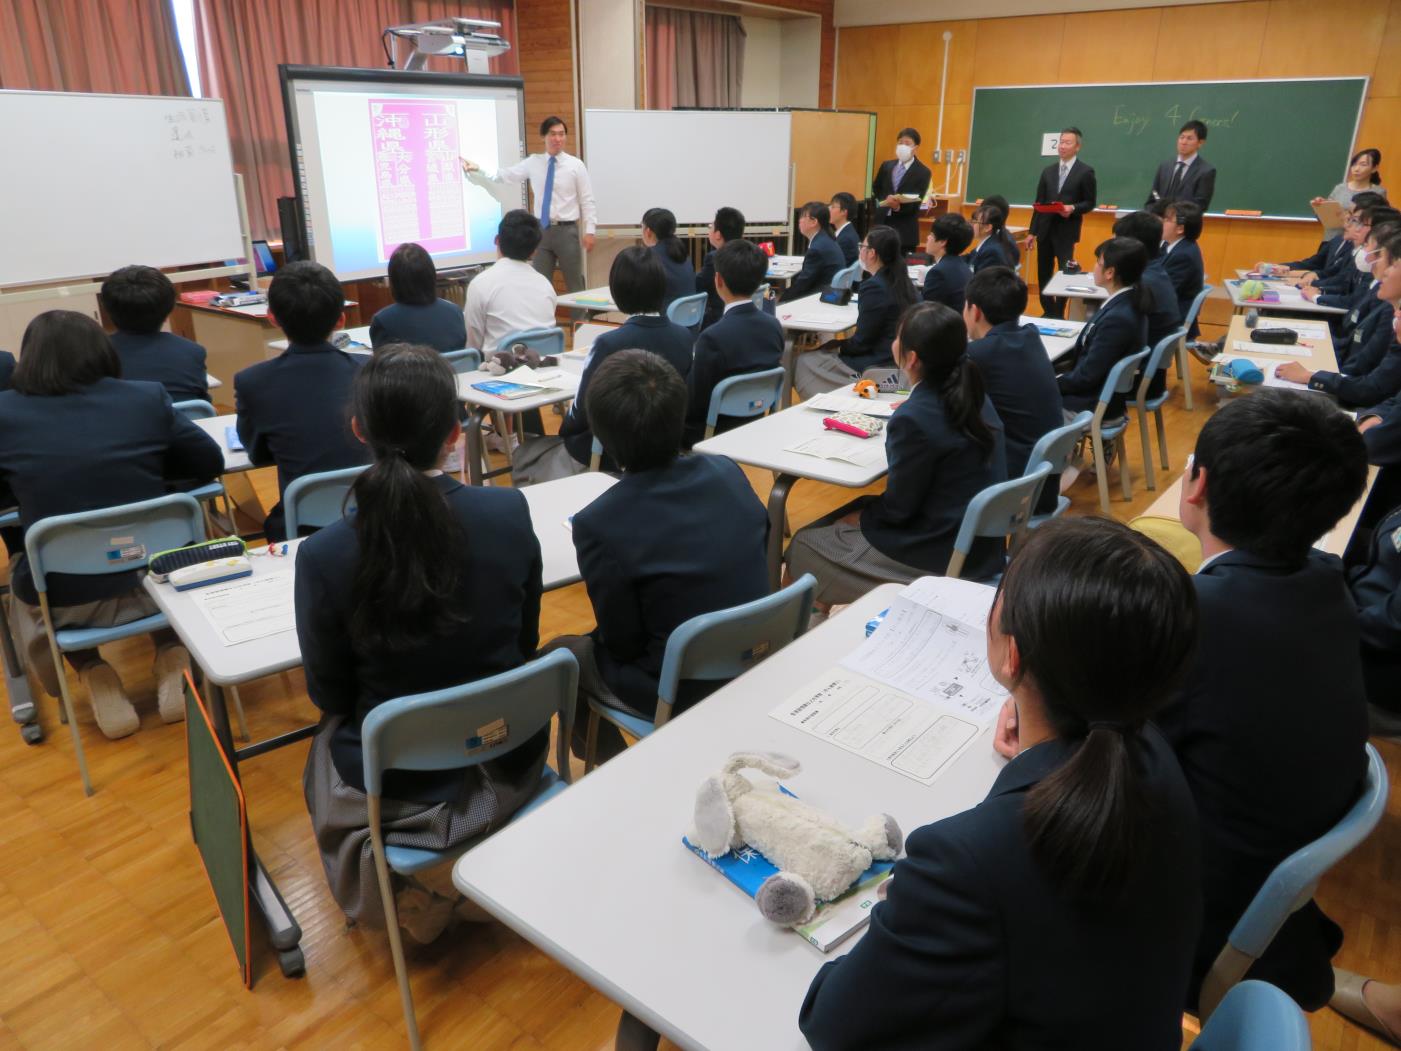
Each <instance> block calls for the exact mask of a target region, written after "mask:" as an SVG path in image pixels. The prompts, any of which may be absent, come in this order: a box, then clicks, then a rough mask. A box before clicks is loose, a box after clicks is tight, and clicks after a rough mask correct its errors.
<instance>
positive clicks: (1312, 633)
mask: <svg viewBox="0 0 1401 1051" xmlns="http://www.w3.org/2000/svg"><path fill="white" fill-rule="evenodd" d="M1286 434H1287V435H1290V436H1291V438H1290V440H1288V441H1280V440H1277V439H1278V436H1280V435H1286ZM1366 477H1367V463H1366V453H1365V450H1364V447H1363V443H1362V440H1361V438H1360V437H1359V436H1358V434H1357V431H1356V429H1355V428H1354V426H1353V424H1352V421H1351V420H1349V419H1348V418H1347V417H1346V416H1344V415H1343V414H1342V413H1340V412H1338V410H1337V409H1336V408H1335V407H1334V406H1332V405H1330V404H1329V403H1328V402H1327V401H1326V400H1324V399H1321V398H1309V397H1306V396H1303V395H1300V394H1297V393H1292V392H1287V391H1278V390H1264V391H1260V392H1258V393H1256V394H1252V395H1251V396H1250V397H1248V398H1238V399H1236V400H1235V401H1232V402H1230V403H1229V404H1227V405H1226V406H1225V407H1223V408H1221V409H1219V410H1218V411H1217V413H1216V415H1214V416H1213V417H1211V419H1209V420H1207V422H1206V425H1205V426H1204V427H1203V428H1202V431H1201V434H1200V435H1199V436H1198V437H1197V445H1196V451H1195V453H1194V454H1193V465H1192V468H1191V470H1190V471H1189V473H1188V475H1187V477H1186V478H1185V479H1184V482H1183V489H1182V504H1181V515H1182V524H1183V525H1184V526H1186V527H1187V528H1188V529H1190V530H1191V531H1192V532H1193V533H1194V534H1196V536H1197V537H1198V538H1199V539H1200V540H1201V544H1202V554H1203V555H1204V556H1205V558H1206V561H1205V562H1204V563H1203V564H1202V567H1201V568H1200V569H1199V570H1198V571H1197V575H1196V578H1195V583H1196V589H1197V608H1198V617H1199V622H1200V623H1199V630H1198V643H1197V653H1196V656H1195V658H1194V660H1193V661H1192V662H1191V663H1189V664H1188V665H1187V673H1186V678H1185V680H1184V682H1183V685H1182V688H1181V691H1180V693H1179V696H1178V697H1177V699H1176V700H1175V701H1174V702H1173V703H1172V704H1170V705H1169V706H1168V707H1167V708H1165V709H1163V711H1162V712H1161V713H1160V714H1159V716H1158V725H1159V726H1160V727H1161V728H1162V730H1163V732H1164V733H1165V734H1166V735H1167V737H1168V740H1169V741H1171V742H1172V745H1173V748H1174V750H1175V751H1176V752H1177V756H1178V759H1179V760H1180V761H1181V763H1182V770H1183V772H1184V773H1185V774H1186V775H1187V781H1188V783H1189V785H1190V786H1191V788H1192V794H1193V795H1194V796H1195V797H1196V801H1197V812H1198V814H1199V815H1200V817H1201V831H1202V845H1203V850H1202V859H1203V861H1204V875H1205V883H1204V906H1205V910H1204V918H1203V924H1202V937H1201V940H1200V942H1199V943H1198V948H1197V954H1196V964H1195V967H1194V973H1193V986H1192V996H1191V998H1190V1000H1189V1005H1190V1004H1191V1003H1194V1002H1195V998H1196V993H1197V991H1198V990H1199V988H1200V983H1201V981H1202V979H1203V977H1204V976H1205V974H1206V973H1207V971H1208V970H1209V969H1210V967H1211V964H1212V962H1213V961H1214V960H1215V958H1216V956H1217V954H1218V953H1219V952H1220V951H1221V949H1222V947H1223V946H1224V945H1225V943H1226V937H1227V935H1228V934H1229V933H1230V930H1231V928H1232V927H1233V926H1234V925H1235V923H1236V921H1237V920H1239V919H1240V917H1241V914H1242V913H1243V912H1244V910H1245V908H1246V906H1247V905H1249V904H1250V902H1251V900H1252V899H1253V898H1254V897H1255V894H1256V892H1257V891H1258V890H1259V889H1260V885H1261V884H1262V883H1263V882H1264V881H1265V878H1266V877H1267V876H1268V875H1269V874H1270V872H1271V871H1272V870H1273V869H1274V867H1275V866H1276V865H1278V864H1279V862H1281V861H1283V860H1284V859H1285V858H1286V857H1288V856H1289V855H1290V854H1292V853H1293V852H1294V851H1296V850H1298V849H1299V848H1300V847H1302V846H1304V845H1305V844H1306V843H1309V842H1311V841H1313V840H1314V839H1317V838H1318V837H1319V836H1321V835H1322V834H1323V833H1325V832H1327V831H1328V830H1329V829H1330V828H1332V827H1333V825H1334V824H1335V823H1336V822H1337V821H1338V819H1339V818H1341V817H1342V816H1343V814H1345V813H1346V812H1347V810H1348V808H1349V807H1351V806H1352V804H1353V802H1354V801H1355V800H1356V799H1357V793H1358V790H1359V788H1360V786H1361V782H1362V777H1363V773H1364V771H1365V769H1366V762H1367V760H1366V756H1365V754H1364V752H1363V745H1365V744H1366V742H1367V708H1366V693H1365V688H1364V684H1363V680H1362V672H1361V668H1360V666H1359V662H1358V648H1359V645H1360V636H1359V631H1358V624H1357V615H1356V613H1355V611H1354V610H1353V607H1352V603H1351V601H1350V599H1349V598H1348V594H1347V587H1346V584H1345V582H1344V579H1343V567H1342V563H1341V561H1340V560H1339V559H1338V558H1337V557H1336V556H1334V555H1328V554H1325V553H1323V552H1321V551H1317V550H1314V549H1313V548H1312V544H1313V543H1314V542H1315V541H1316V540H1317V539H1318V538H1319V537H1320V536H1322V535H1323V534H1324V533H1326V532H1327V531H1328V530H1330V529H1332V528H1333V527H1334V526H1335V525H1336V524H1337V522H1338V519H1340V518H1341V517H1342V516H1343V515H1344V514H1346V513H1347V511H1348V509H1349V508H1350V507H1352V505H1353V504H1354V503H1355V502H1356V501H1357V499H1358V498H1359V497H1360V496H1361V495H1362V491H1363V487H1364V485H1365V483H1366ZM1304 654H1307V657H1305V656H1303V655H1304ZM1341 943H1342V931H1341V930H1339V929H1338V927H1337V925H1336V924H1334V923H1333V922H1332V921H1331V920H1329V919H1328V918H1327V917H1326V916H1325V915H1323V913H1322V912H1321V911H1320V910H1319V909H1318V907H1317V906H1316V905H1314V904H1313V903H1312V902H1310V903H1309V904H1308V905H1306V906H1304V908H1302V909H1300V910H1299V911H1298V912H1295V913H1294V914H1293V915H1292V916H1290V917H1289V919H1288V920H1287V921H1285V924H1284V927H1283V928H1282V929H1281V930H1280V932H1279V934H1277V935H1276V936H1275V939H1274V941H1273V942H1272V943H1271V945H1270V947H1269V949H1268V950H1267V951H1266V952H1265V954H1264V956H1262V957H1261V958H1260V960H1259V961H1258V962H1257V963H1256V964H1255V965H1254V966H1253V967H1252V968H1251V969H1250V972H1249V974H1248V975H1247V976H1248V977H1250V978H1260V979H1263V980H1264V981H1268V982H1272V983H1274V984H1275V985H1278V986H1280V987H1281V988H1282V989H1283V990H1284V991H1285V992H1287V993H1288V994H1289V995H1290V996H1292V997H1293V998H1294V999H1295V1000H1296V1001H1298V1003H1299V1005H1300V1006H1301V1007H1303V1008H1304V1009H1305V1010H1308V1011H1313V1010H1317V1009H1318V1008H1319V1007H1321V1006H1323V1004H1325V1003H1327V1002H1328V998H1329V997H1330V996H1331V995H1332V992H1333V971H1332V967H1331V965H1330V960H1331V958H1332V956H1333V954H1334V953H1335V952H1337V950H1338V948H1339V946H1340V945H1341Z"/></svg>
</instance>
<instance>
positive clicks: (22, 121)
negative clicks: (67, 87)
mask: <svg viewBox="0 0 1401 1051" xmlns="http://www.w3.org/2000/svg"><path fill="white" fill-rule="evenodd" d="M0 128H4V129H5V140H6V143H7V146H8V149H9V151H10V153H9V156H8V157H7V158H6V159H5V160H4V161H3V162H0V231H3V234H0V285H13V284H28V283H33V282H40V281H59V280H64V279H68V278H79V277H91V276H96V275H105V274H108V273H110V272H111V271H113V270H115V269H116V268H117V267H119V266H125V265H127V264H128V263H142V264H145V265H147V266H156V267H173V266H189V265H193V264H197V263H222V262H223V261H224V260H227V259H238V258H241V257H242V256H243V236H242V233H241V232H240V231H241V228H240V224H239V217H238V198H237V195H236V193H235V190H234V174H233V160H232V158H231V157H230V154H229V132H228V125H227V123H226V121H225V119H224V104H223V102H221V101H220V100H218V99H190V98H166V97H162V96H158V95H93V94H86V93H77V92H56V91H0Z"/></svg>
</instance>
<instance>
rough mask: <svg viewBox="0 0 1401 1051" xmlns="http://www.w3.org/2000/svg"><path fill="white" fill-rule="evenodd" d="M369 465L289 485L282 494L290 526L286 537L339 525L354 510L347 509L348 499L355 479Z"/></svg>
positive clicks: (323, 473) (305, 476)
mask: <svg viewBox="0 0 1401 1051" xmlns="http://www.w3.org/2000/svg"><path fill="white" fill-rule="evenodd" d="M367 466H368V465H367V464H362V465H360V466H359V467H342V468H341V469H340V470H338V471H322V472H320V473H319V474H304V475H302V476H301V477H300V478H298V479H297V480H296V481H294V482H293V483H292V484H291V485H289V486H288V487H287V491H286V492H285V493H283V494H282V516H283V518H284V519H285V520H286V523H287V536H288V537H289V538H292V537H296V536H297V535H298V531H299V530H300V529H302V528H308V529H323V528H325V527H326V526H328V525H331V524H332V523H334V522H339V521H340V520H341V519H342V518H344V517H345V513H346V512H347V511H353V510H355V507H354V505H351V506H349V507H347V506H346V502H345V501H346V497H347V496H349V494H350V488H351V486H353V485H354V484H355V479H356V478H358V477H359V476H360V473H361V472H362V471H364V470H365V468H366V467H367Z"/></svg>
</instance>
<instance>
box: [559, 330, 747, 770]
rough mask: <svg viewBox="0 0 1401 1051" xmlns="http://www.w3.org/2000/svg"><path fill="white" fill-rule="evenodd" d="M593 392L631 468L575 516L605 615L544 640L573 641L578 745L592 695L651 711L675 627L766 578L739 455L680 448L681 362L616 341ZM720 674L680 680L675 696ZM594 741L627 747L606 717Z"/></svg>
mask: <svg viewBox="0 0 1401 1051" xmlns="http://www.w3.org/2000/svg"><path fill="white" fill-rule="evenodd" d="M587 399H588V405H587V411H588V417H589V426H590V427H591V428H592V430H593V432H594V433H595V434H596V435H598V438H599V441H600V442H601V443H602V444H603V448H604V451H605V452H607V454H608V455H609V456H610V457H611V458H612V459H613V460H615V461H616V462H617V464H618V466H619V467H620V468H621V469H622V472H623V476H622V480H621V481H619V482H618V484H617V485H615V486H613V487H612V488H611V489H609V490H608V491H607V492H606V493H604V494H603V495H602V496H600V497H598V499H596V500H595V501H594V502H593V503H591V504H589V506H588V507H586V508H584V509H583V510H582V511H580V512H579V513H578V514H576V515H575V516H574V521H573V523H572V531H573V536H574V547H575V548H576V549H577V551H578V554H579V572H580V574H581V575H582V576H583V578H584V586H585V587H586V588H587V589H588V593H589V601H590V602H592V603H593V610H594V616H595V618H596V619H597V621H598V626H597V627H596V628H595V629H594V631H593V633H592V634H591V635H587V636H578V635H574V636H565V637H562V638H559V639H556V640H555V641H554V642H552V643H551V644H550V645H549V646H548V647H546V648H547V649H552V648H555V647H559V646H564V647H567V648H568V649H569V650H571V651H572V652H573V653H574V655H575V657H576V658H578V661H579V699H578V707H577V708H576V717H575V720H574V741H573V744H574V753H575V755H578V756H580V757H582V756H583V754H584V742H585V734H586V732H587V728H588V721H589V720H588V716H589V709H588V699H589V698H590V697H594V698H596V699H598V700H601V701H603V702H604V703H606V704H608V705H610V706H614V707H621V708H624V709H626V710H629V711H632V712H634V713H636V714H638V715H643V716H648V717H651V716H652V715H653V714H654V713H655V711H656V704H657V679H658V677H659V676H660V675H661V669H662V656H663V654H664V652H665V650H666V643H667V639H668V638H669V637H670V635H671V633H672V631H674V630H675V629H676V628H677V627H678V626H679V625H681V624H682V623H684V622H685V621H687V620H690V619H691V618H692V617H695V616H699V615H700V614H702V613H713V612H714V611H716V610H721V609H728V608H729V607H731V606H738V605H742V604H743V603H745V602H751V601H753V600H754V599H757V598H760V597H762V596H763V595H766V594H768V590H769V583H768V562H767V558H766V548H767V541H768V531H769V523H768V514H767V513H766V512H765V510H764V507H763V505H762V504H761V503H760V502H759V498H758V497H757V496H755V495H754V490H753V488H752V487H751V486H750V485H749V480H748V479H747V478H746V477H745V475H744V472H743V471H741V470H740V469H739V467H738V466H737V465H736V464H735V463H734V461H732V460H729V459H727V458H725V457H723V456H693V455H683V454H682V452H681V438H682V429H683V427H684V425H685V418H686V384H685V382H684V381H683V380H682V379H681V377H680V375H678V374H677V372H676V370H675V368H673V367H672V366H671V365H669V364H668V363H667V362H666V361H664V360H663V359H662V358H660V357H658V356H657V355H655V354H652V353H650V352H649V351H645V350H622V351H619V352H618V353H616V354H614V355H612V356H611V357H610V358H609V359H608V360H607V361H606V362H604V363H603V364H602V365H601V366H600V367H599V369H598V372H597V374H596V375H595V377H594V380H593V384H592V386H591V387H590V388H589V392H588V395H587ZM720 685H721V683H718V682H707V683H701V682H688V683H683V684H682V687H681V690H680V698H679V707H681V708H684V707H686V706H688V705H690V704H692V703H695V702H696V701H698V700H700V699H701V698H702V697H705V696H706V695H707V694H709V693H711V692H712V691H714V690H715V689H716V688H718V687H719V686H720ZM597 744H598V749H597V750H598V755H599V757H600V758H608V757H610V756H612V755H615V754H617V753H618V752H620V751H622V747H623V742H622V737H621V736H620V735H619V733H618V731H617V730H616V729H615V728H614V727H613V726H612V724H611V723H608V722H600V725H599V734H598V742H597Z"/></svg>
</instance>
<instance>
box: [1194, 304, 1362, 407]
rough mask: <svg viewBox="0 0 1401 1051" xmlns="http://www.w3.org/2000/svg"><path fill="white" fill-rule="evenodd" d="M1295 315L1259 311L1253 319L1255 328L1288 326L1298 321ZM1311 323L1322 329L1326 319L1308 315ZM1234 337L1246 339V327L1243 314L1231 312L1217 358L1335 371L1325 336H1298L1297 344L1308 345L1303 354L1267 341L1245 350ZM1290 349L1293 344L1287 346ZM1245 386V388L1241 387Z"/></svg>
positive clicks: (1333, 356) (1334, 359)
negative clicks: (1291, 363)
mask: <svg viewBox="0 0 1401 1051" xmlns="http://www.w3.org/2000/svg"><path fill="white" fill-rule="evenodd" d="M1302 320H1304V319H1303V318H1299V317H1283V316H1279V315H1274V314H1261V315H1260V319H1259V321H1258V322H1256V327H1258V328H1271V327H1277V326H1278V327H1288V325H1289V324H1290V322H1295V321H1302ZM1309 320H1310V321H1311V322H1312V323H1315V324H1321V325H1323V327H1324V330H1325V332H1326V330H1327V322H1326V320H1325V319H1324V318H1317V319H1309ZM1237 341H1239V342H1242V343H1250V329H1248V328H1246V326H1245V315H1244V314H1233V315H1232V316H1231V326H1230V328H1228V329H1227V330H1226V346H1225V347H1224V349H1222V351H1221V354H1220V360H1222V361H1230V360H1232V359H1233V358H1250V359H1252V360H1259V361H1262V362H1265V361H1279V362H1283V361H1297V362H1298V363H1299V364H1301V365H1303V366H1305V367H1306V368H1308V369H1309V370H1310V371H1312V372H1337V371H1338V356H1337V354H1335V353H1334V351H1333V340H1332V337H1331V336H1329V337H1328V338H1325V339H1321V340H1319V339H1300V340H1299V343H1298V344H1297V346H1298V347H1300V348H1308V351H1309V353H1308V354H1307V355H1298V354H1281V353H1279V352H1278V351H1277V350H1275V349H1274V346H1273V345H1272V344H1269V343H1251V344H1250V349H1249V350H1241V349H1240V348H1239V347H1237V346H1236V343H1237ZM1290 349H1291V350H1292V349H1294V348H1292V347H1291V348H1290ZM1243 389H1249V388H1243Z"/></svg>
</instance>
